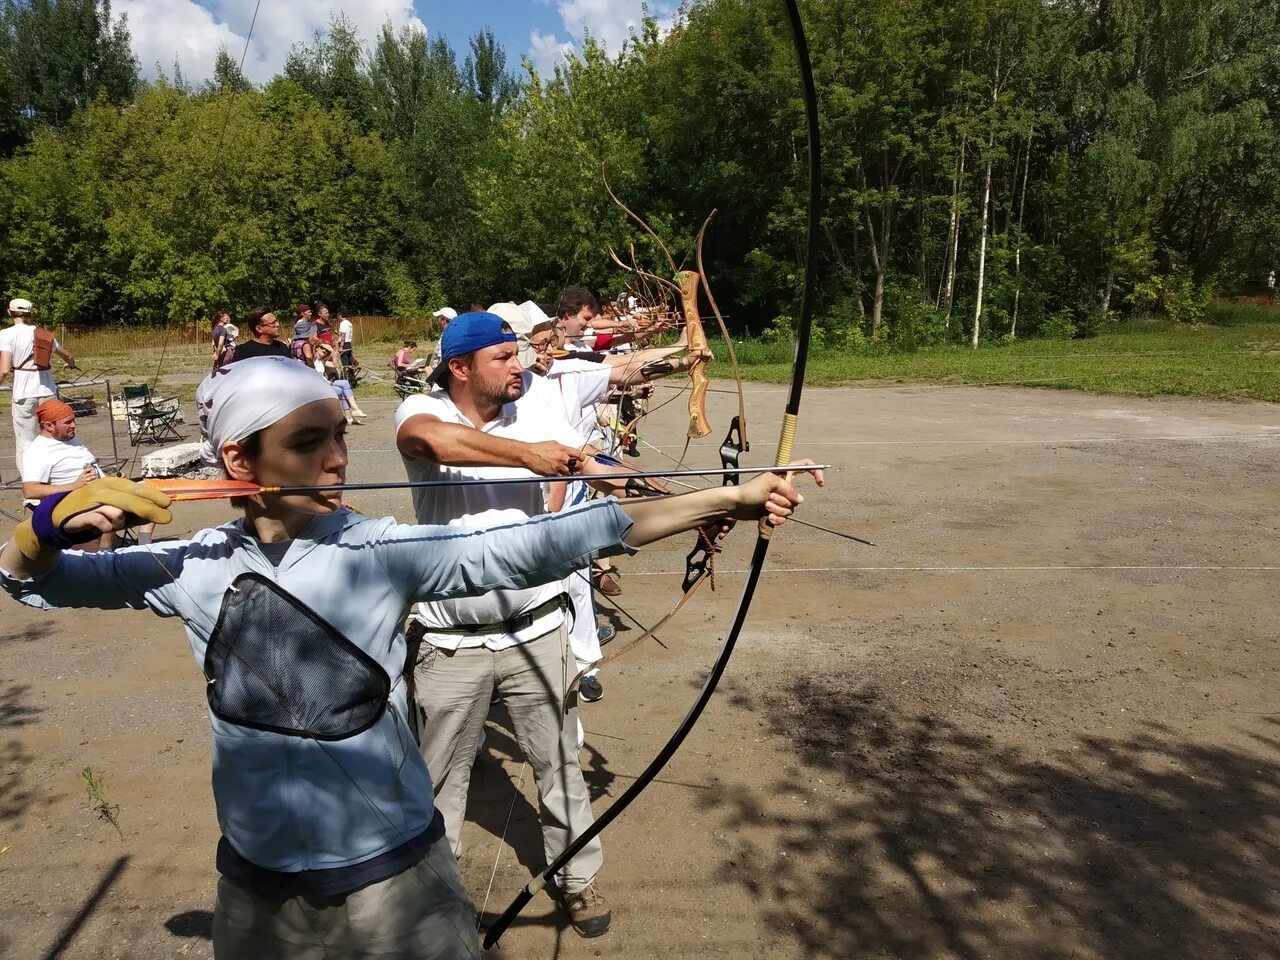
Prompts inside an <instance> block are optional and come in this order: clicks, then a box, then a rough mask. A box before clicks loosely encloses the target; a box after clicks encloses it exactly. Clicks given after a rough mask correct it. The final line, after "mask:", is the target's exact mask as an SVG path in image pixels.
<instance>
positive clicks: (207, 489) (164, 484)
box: [139, 477, 273, 503]
mask: <svg viewBox="0 0 1280 960" xmlns="http://www.w3.org/2000/svg"><path fill="white" fill-rule="evenodd" d="M139 482H140V483H141V484H142V485H143V486H144V487H150V488H151V489H152V490H159V491H160V492H161V493H163V494H164V495H165V496H166V497H168V498H169V499H170V500H173V501H176V502H179V503H180V502H182V501H184V500H225V499H226V498H228V497H256V496H258V495H259V494H262V493H271V492H273V490H272V488H271V487H263V486H261V485H259V484H256V483H249V482H248V481H247V480H167V479H166V480H158V479H155V478H150V477H149V478H147V479H146V480H141V481H139Z"/></svg>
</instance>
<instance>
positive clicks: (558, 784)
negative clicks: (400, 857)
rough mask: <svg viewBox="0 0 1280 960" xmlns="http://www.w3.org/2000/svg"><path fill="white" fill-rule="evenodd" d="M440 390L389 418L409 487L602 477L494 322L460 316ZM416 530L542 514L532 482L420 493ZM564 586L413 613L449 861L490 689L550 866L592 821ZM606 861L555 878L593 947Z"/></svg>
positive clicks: (587, 853)
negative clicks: (509, 732)
mask: <svg viewBox="0 0 1280 960" xmlns="http://www.w3.org/2000/svg"><path fill="white" fill-rule="evenodd" d="M442 357H443V359H442V362H441V364H440V365H439V366H438V367H437V368H436V370H435V371H433V373H432V374H431V378H430V379H431V380H432V382H433V383H434V384H435V385H436V387H437V389H435V390H433V391H432V392H431V393H430V394H419V395H416V396H411V397H409V398H407V399H406V400H405V401H404V403H402V404H401V405H400V408H399V409H398V410H397V412H396V444H397V446H398V447H399V450H400V453H401V455H402V457H403V458H404V462H405V469H406V471H407V473H408V475H409V477H410V479H411V480H415V481H416V480H490V479H501V478H506V477H528V476H530V474H531V473H532V474H537V475H541V476H553V477H554V476H566V475H568V474H570V473H571V472H573V470H574V469H575V468H576V467H578V466H581V467H582V469H583V470H584V471H587V472H590V473H596V474H599V475H602V476H601V480H602V482H603V483H605V484H606V485H609V486H614V484H610V483H609V481H608V480H607V477H604V476H603V475H604V474H607V473H608V472H610V471H609V470H607V469H606V468H603V467H597V466H596V465H595V464H593V463H591V462H590V461H589V460H588V459H587V457H586V454H585V453H584V452H583V451H582V446H583V444H582V438H581V437H579V436H578V435H577V434H576V433H575V432H574V431H573V430H572V429H571V428H570V426H569V424H568V422H567V421H566V420H565V418H564V416H563V411H562V409H561V408H560V407H559V401H558V398H557V397H556V395H555V393H554V391H553V390H552V388H551V387H550V386H549V385H548V384H547V383H546V382H545V381H543V380H541V378H535V377H534V376H533V374H531V373H528V372H526V371H525V370H524V369H523V368H522V366H521V364H520V362H519V358H518V356H517V343H516V335H515V334H514V333H512V332H511V330H510V327H509V326H508V325H507V324H506V323H505V322H504V321H503V320H502V318H501V317H499V316H497V315H495V314H492V313H488V312H483V311H477V312H473V313H464V314H461V315H460V316H458V317H457V318H455V319H454V320H452V321H451V322H450V323H449V326H448V328H447V329H446V330H445V335H444V338H443V348H442ZM413 501H414V508H415V511H416V514H417V518H418V521H419V522H421V523H431V524H444V525H449V526H455V527H464V528H476V527H483V528H490V527H495V526H503V525H506V524H510V523H518V522H520V521H523V520H525V519H527V518H530V517H535V516H538V515H541V514H544V513H546V512H547V510H546V506H545V501H544V499H543V494H542V490H541V487H540V486H539V485H538V484H477V485H470V486H450V487H436V488H421V487H420V488H417V489H415V490H414V491H413ZM569 607H570V604H569V601H568V598H567V597H566V596H565V589H564V583H563V581H557V582H556V583H554V584H548V585H546V586H542V587H535V588H532V589H525V590H495V591H492V592H490V593H488V594H485V595H484V596H483V597H477V598H467V599H457V600H447V601H439V602H434V603H424V604H419V605H418V606H417V607H416V608H415V612H414V615H413V616H414V620H415V621H416V623H415V627H416V629H415V631H414V633H415V635H416V637H417V638H418V639H419V640H420V647H419V650H418V652H417V654H416V655H415V656H413V658H412V660H411V664H412V675H413V685H414V691H415V692H414V696H415V702H416V704H417V708H418V716H419V720H420V725H419V726H420V730H421V736H422V740H421V745H422V753H423V757H424V758H425V759H426V761H427V766H428V767H429V769H430V770H431V775H432V782H433V783H434V784H435V790H436V805H437V807H438V808H439V810H440V811H441V813H442V814H443V816H444V821H445V829H446V832H447V834H448V836H449V840H450V842H451V843H452V844H453V845H454V850H455V852H456V853H458V854H459V855H460V854H461V833H462V822H463V817H464V814H465V812H466V798H467V791H468V787H469V785H470V777H471V766H472V761H473V758H474V755H475V751H476V746H477V743H478V742H479V739H480V736H481V734H482V731H483V729H484V722H485V718H486V717H487V715H488V712H489V703H490V701H491V700H492V698H493V696H494V694H495V692H496V694H497V695H498V696H499V697H500V698H501V699H502V700H503V701H504V703H505V704H506V706H507V709H508V711H509V713H510V715H511V719H512V723H513V724H514V726H515V733H516V736H517V737H518V738H519V740H520V743H521V746H522V748H523V749H524V750H525V752H526V754H527V756H528V758H529V762H530V764H531V765H532V767H533V772H534V776H535V778H536V780H537V782H538V785H539V793H540V796H541V814H542V835H543V847H544V851H545V854H546V856H547V857H548V862H550V859H553V858H555V857H556V856H557V855H558V854H559V853H560V851H561V850H563V849H564V848H565V847H566V846H567V845H568V844H569V843H570V842H572V840H573V839H574V838H575V837H576V836H578V835H579V834H581V833H582V832H583V831H585V830H586V829H587V828H588V827H589V826H590V825H591V823H592V822H593V818H592V815H591V802H590V795H589V794H588V792H587V787H586V784H585V782H584V781H583V778H582V770H581V768H580V766H579V761H578V742H577V738H578V718H577V705H576V702H575V701H573V700H572V699H571V700H570V703H571V706H570V707H569V709H567V710H566V709H565V707H564V704H565V701H566V687H567V685H568V682H569V681H570V680H571V679H572V678H573V677H574V676H575V674H576V673H577V669H578V668H577V667H575V666H574V659H573V656H572V654H570V653H569V651H568V649H567V647H568V644H567V636H566V634H567V626H566V617H565V614H566V610H567V609H569ZM602 862H603V858H602V854H601V847H600V843H599V841H593V842H592V843H590V844H588V845H587V846H586V847H585V848H584V849H583V850H582V851H581V852H580V853H579V854H578V855H577V856H576V857H574V858H573V860H571V861H570V863H569V864H568V866H567V867H566V868H565V870H564V871H563V872H562V873H561V874H560V875H559V876H558V877H557V885H558V888H559V891H560V894H561V899H562V900H563V902H564V904H565V906H566V908H567V909H568V911H569V915H570V919H571V920H572V923H573V926H574V929H575V930H576V931H577V932H578V933H579V934H581V935H582V936H588V937H590V936H599V935H600V934H602V933H604V932H605V930H606V929H607V928H608V925H609V911H608V909H607V907H605V905H604V899H603V897H601V896H600V894H599V891H598V889H597V888H596V887H595V886H594V885H593V883H594V881H595V878H596V875H597V873H598V872H599V870H600V867H601V864H602Z"/></svg>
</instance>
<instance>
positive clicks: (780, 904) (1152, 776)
mask: <svg viewBox="0 0 1280 960" xmlns="http://www.w3.org/2000/svg"><path fill="white" fill-rule="evenodd" d="M777 689H778V690H779V692H778V693H776V694H770V695H767V696H765V697H763V698H755V697H749V696H745V695H742V696H738V697H737V698H736V700H737V702H738V703H739V705H741V706H744V707H746V708H747V709H750V710H751V711H752V712H753V713H755V714H756V715H757V716H759V717H763V718H765V724H766V727H767V728H768V729H769V730H770V732H771V733H773V734H774V735H776V736H779V737H783V738H785V739H787V740H789V741H790V742H791V744H792V745H793V748H794V750H795V753H796V758H797V761H798V762H799V763H800V764H803V767H804V768H806V769H802V770H799V771H790V772H789V774H788V773H786V772H784V773H783V775H782V776H780V778H779V780H778V782H777V783H776V784H774V785H773V787H772V789H770V790H768V791H767V792H766V793H765V794H758V793H755V792H754V791H750V790H736V791H735V790H730V789H720V790H718V791H716V793H715V795H714V796H712V797H710V798H709V799H708V800H707V801H706V802H707V803H708V804H709V805H710V806H711V807H712V808H713V809H718V810H721V811H725V812H726V813H727V821H726V823H727V827H728V829H729V830H730V836H732V837H734V838H735V849H734V851H733V854H732V856H731V859H730V860H729V861H728V862H727V863H725V864H724V865H723V867H722V868H721V876H722V878H723V879H724V880H726V881H731V882H734V883H737V884H739V885H741V886H742V887H744V888H745V889H747V890H748V891H750V892H751V893H752V894H753V895H754V896H755V897H756V898H757V899H758V901H759V903H760V911H761V914H762V916H763V918H764V919H765V921H766V923H767V924H768V925H769V926H770V927H771V928H772V929H773V930H774V931H775V932H776V933H778V934H779V935H783V936H785V937H787V938H789V939H791V938H795V939H797V940H798V942H799V943H800V944H801V946H802V948H803V954H802V955H804V956H807V957H840V958H856V957H872V956H874V957H885V956H890V957H895V958H900V960H917V958H933V957H961V958H974V960H976V958H979V957H983V958H986V957H994V958H1000V957H1010V958H1013V957H1017V958H1024V957H1036V958H1042V960H1067V958H1072V957H1074V958H1085V957H1124V958H1128V960H1142V958H1151V960H1157V958H1159V960H1181V958H1186V960H1192V958H1195V960H1200V958H1208V957H1215V958H1229V957H1241V958H1251V960H1252V958H1260V957H1277V956H1280V892H1278V891H1280V831H1278V830H1277V827H1278V826H1280V802H1278V801H1280V766H1278V765H1277V762H1276V761H1277V759H1280V742H1277V740H1276V739H1274V738H1273V737H1272V736H1257V737H1255V742H1256V752H1254V751H1249V752H1242V751H1238V750H1233V749H1228V748H1225V747H1220V746H1206V745H1203V744H1196V743H1189V742H1186V740H1185V739H1183V738H1181V737H1180V736H1179V735H1178V734H1177V733H1176V732H1175V731H1173V730H1171V729H1169V728H1167V727H1165V726H1162V725H1159V724H1148V725H1147V726H1146V727H1145V728H1144V729H1143V731H1142V732H1141V733H1140V734H1138V735H1136V736H1133V737H1130V738H1127V739H1110V738H1106V737H1097V736H1092V737H1091V736H1080V737H1078V738H1076V739H1074V740H1073V741H1070V742H1069V743H1068V744H1067V745H1066V746H1065V747H1064V748H1063V749H1062V750H1060V751H1058V752H1054V753H1050V754H1044V753H1041V752H1035V753H1033V752H1032V751H1030V750H1028V749H1026V748H1023V747H1009V746H1001V745H999V744H997V743H995V742H994V741H993V740H992V739H991V738H990V737H988V736H985V735H981V734H974V733H970V732H968V731H966V730H965V729H964V728H963V727H962V725H961V723H960V722H957V721H955V720H952V719H944V718H940V717H938V716H936V715H933V714H930V713H928V712H922V711H918V710H913V709H912V708H911V707H908V706H903V705H902V704H901V702H900V698H899V697H897V695H896V694H895V695H894V698H893V699H892V700H891V699H889V698H888V697H887V696H886V697H882V696H881V695H880V693H879V692H878V691H877V690H875V689H873V688H871V687H869V686H862V685H861V681H860V680H859V679H855V678H841V677H839V676H838V675H837V676H832V675H828V676H827V677H825V678H824V677H814V676H812V675H809V676H805V677H802V678H797V679H796V680H794V681H793V682H790V683H788V684H783V685H781V686H779V687H778V688H777ZM1269 723H1270V725H1271V726H1272V727H1273V728H1274V727H1277V726H1280V725H1278V724H1277V722H1276V721H1269ZM806 774H808V776H807V777H806V776H805V775H806ZM815 788H816V789H815ZM789 796H795V797H796V800H797V801H799V800H800V799H801V798H803V800H804V802H795V803H787V802H785V801H786V799H787V798H788V797H789ZM780 809H781V810H782V811H783V813H782V814H781V815H779V813H778V811H779V810H780ZM762 830H764V831H768V832H771V833H772V837H768V836H765V835H762V834H761V833H760V831H762Z"/></svg>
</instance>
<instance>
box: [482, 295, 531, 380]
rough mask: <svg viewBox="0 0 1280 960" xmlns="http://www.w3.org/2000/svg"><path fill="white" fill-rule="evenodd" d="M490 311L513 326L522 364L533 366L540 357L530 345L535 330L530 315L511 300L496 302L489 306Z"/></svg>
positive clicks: (509, 325) (517, 350)
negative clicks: (530, 335) (531, 335)
mask: <svg viewBox="0 0 1280 960" xmlns="http://www.w3.org/2000/svg"><path fill="white" fill-rule="evenodd" d="M488 312H489V313H492V314H494V315H496V316H499V317H501V318H502V319H503V320H504V321H506V324H507V326H508V327H510V328H511V332H512V333H514V334H515V335H516V352H517V353H518V354H519V355H520V363H521V365H522V366H525V367H531V366H533V362H534V361H535V360H537V359H538V355H537V354H536V353H535V352H534V350H533V347H531V346H529V334H531V333H532V332H533V322H532V321H531V320H530V319H529V315H528V314H527V313H526V312H525V311H524V310H521V309H520V308H519V307H517V306H516V305H515V304H514V303H511V302H509V301H504V302H502V303H495V304H494V305H493V306H491V307H490V308H489V311H488Z"/></svg>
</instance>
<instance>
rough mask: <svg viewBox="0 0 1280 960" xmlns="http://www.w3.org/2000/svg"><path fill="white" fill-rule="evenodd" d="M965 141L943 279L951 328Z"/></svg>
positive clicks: (946, 318) (954, 185) (953, 196)
mask: <svg viewBox="0 0 1280 960" xmlns="http://www.w3.org/2000/svg"><path fill="white" fill-rule="evenodd" d="M965 146H966V144H965V141H964V140H963V139H962V140H961V141H960V159H959V161H958V163H957V165H956V175H955V179H954V180H953V181H952V189H951V229H950V231H949V232H948V234H947V247H948V250H947V252H948V254H949V256H948V259H947V266H946V269H945V271H944V273H945V274H946V277H945V279H944V280H943V289H945V293H944V294H942V302H943V303H944V304H945V305H946V310H945V312H944V313H943V323H944V326H946V328H947V329H950V328H951V307H952V305H953V304H954V303H955V299H956V262H957V260H958V258H959V256H960V183H961V181H962V180H963V179H964V159H965V157H964V155H965Z"/></svg>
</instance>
